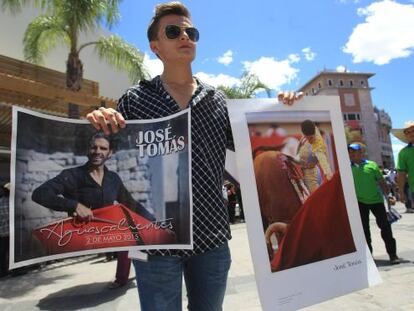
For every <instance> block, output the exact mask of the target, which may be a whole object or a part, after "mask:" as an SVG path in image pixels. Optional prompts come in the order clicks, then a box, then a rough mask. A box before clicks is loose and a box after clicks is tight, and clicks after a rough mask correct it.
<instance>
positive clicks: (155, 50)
mask: <svg viewBox="0 0 414 311" xmlns="http://www.w3.org/2000/svg"><path fill="white" fill-rule="evenodd" d="M150 48H151V51H152V52H153V53H154V54H158V45H157V41H151V42H150Z"/></svg>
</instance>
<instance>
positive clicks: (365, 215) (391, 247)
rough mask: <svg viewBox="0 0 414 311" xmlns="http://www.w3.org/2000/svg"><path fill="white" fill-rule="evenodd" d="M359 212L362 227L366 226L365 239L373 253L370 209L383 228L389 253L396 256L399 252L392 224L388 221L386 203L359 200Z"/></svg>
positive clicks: (383, 235)
mask: <svg viewBox="0 0 414 311" xmlns="http://www.w3.org/2000/svg"><path fill="white" fill-rule="evenodd" d="M358 205H359V213H360V215H361V220H362V227H363V228H364V234H365V239H366V240H367V244H368V247H369V250H370V251H371V253H372V243H371V232H370V230H369V211H371V212H372V214H374V216H375V221H376V222H377V225H378V227H379V228H380V230H381V237H382V239H383V240H384V243H385V248H386V250H387V253H388V255H390V256H394V255H396V254H397V246H396V242H395V239H394V237H393V236H392V229H391V224H390V223H389V222H388V219H387V214H386V212H385V206H384V203H376V204H364V203H361V202H358Z"/></svg>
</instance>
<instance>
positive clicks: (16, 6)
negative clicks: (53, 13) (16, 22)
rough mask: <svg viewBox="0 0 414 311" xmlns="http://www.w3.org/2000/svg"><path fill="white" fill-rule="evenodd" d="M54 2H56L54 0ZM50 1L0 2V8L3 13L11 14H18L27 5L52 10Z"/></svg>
mask: <svg viewBox="0 0 414 311" xmlns="http://www.w3.org/2000/svg"><path fill="white" fill-rule="evenodd" d="M55 1H56V0H55ZM53 2H54V1H52V0H34V1H33V0H1V8H2V10H3V11H7V10H8V11H10V12H11V13H13V14H16V13H20V12H21V11H22V8H23V7H24V6H27V5H33V6H35V7H39V8H46V9H47V8H52V7H53Z"/></svg>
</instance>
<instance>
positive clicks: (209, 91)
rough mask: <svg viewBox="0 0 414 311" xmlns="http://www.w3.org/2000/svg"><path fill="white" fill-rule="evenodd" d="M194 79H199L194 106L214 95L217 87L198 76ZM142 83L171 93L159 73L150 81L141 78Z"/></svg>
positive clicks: (193, 101) (192, 101)
mask: <svg viewBox="0 0 414 311" xmlns="http://www.w3.org/2000/svg"><path fill="white" fill-rule="evenodd" d="M194 79H195V80H196V81H197V89H196V90H195V92H194V95H193V97H192V98H191V100H190V104H189V106H190V107H193V106H195V105H196V104H198V103H199V102H200V101H201V100H202V99H203V98H204V97H206V96H211V95H214V93H215V92H216V89H215V88H214V87H212V86H211V85H208V84H206V83H204V82H202V81H200V79H198V78H197V77H194ZM140 84H141V85H145V86H146V87H149V88H152V89H153V90H155V91H157V92H159V94H162V95H169V94H168V92H167V91H166V90H165V88H164V86H163V85H162V81H161V76H159V75H158V76H156V77H155V78H154V79H152V80H150V81H148V80H141V81H140Z"/></svg>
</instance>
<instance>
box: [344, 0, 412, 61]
mask: <svg viewBox="0 0 414 311" xmlns="http://www.w3.org/2000/svg"><path fill="white" fill-rule="evenodd" d="M358 15H360V16H362V17H365V22H364V23H361V24H358V25H357V26H356V27H355V28H354V29H353V32H352V34H351V35H350V37H349V38H348V42H347V43H346V45H345V47H344V48H343V52H345V53H348V54H352V56H353V62H354V63H361V62H373V63H374V64H377V65H384V64H388V63H389V62H390V61H391V60H393V59H396V58H401V57H408V56H409V55H411V54H412V52H413V49H414V31H413V29H414V6H413V5H412V4H401V3H398V2H395V1H391V0H383V1H378V2H374V3H372V4H371V5H369V6H367V7H366V8H360V9H358Z"/></svg>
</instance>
